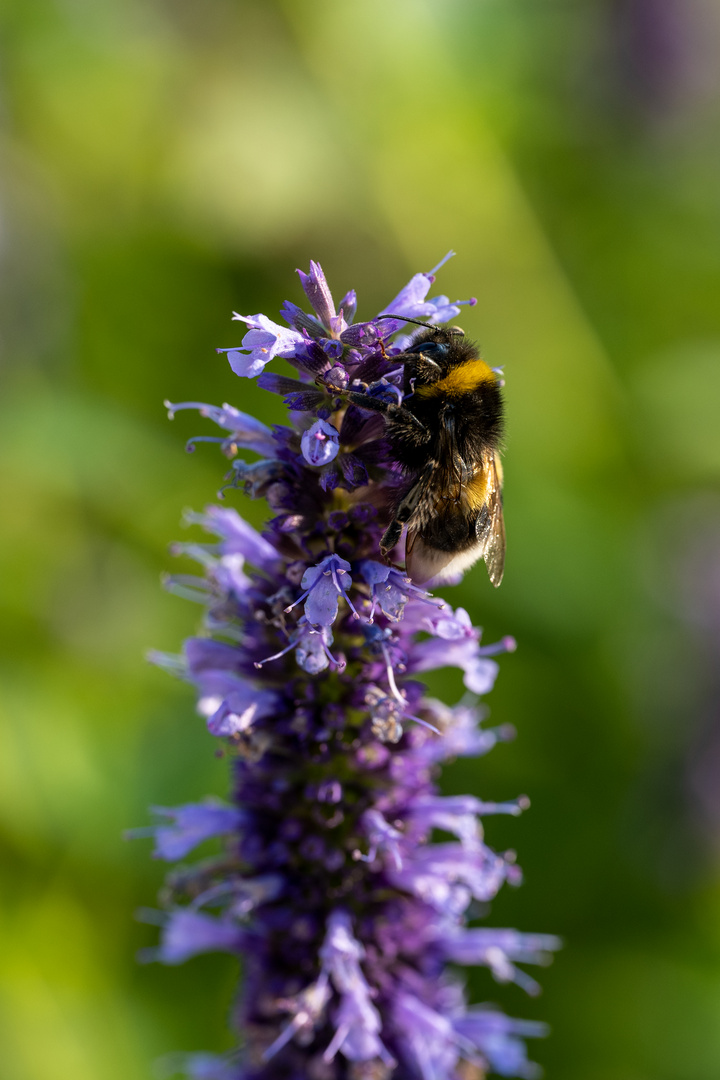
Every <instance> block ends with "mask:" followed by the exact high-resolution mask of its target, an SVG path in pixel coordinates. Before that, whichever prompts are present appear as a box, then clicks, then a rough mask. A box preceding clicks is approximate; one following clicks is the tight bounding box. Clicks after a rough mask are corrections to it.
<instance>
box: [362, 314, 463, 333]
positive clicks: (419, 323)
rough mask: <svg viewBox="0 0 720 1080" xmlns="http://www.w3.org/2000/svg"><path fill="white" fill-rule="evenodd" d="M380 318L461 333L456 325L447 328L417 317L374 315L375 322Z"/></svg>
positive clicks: (429, 328) (440, 330) (428, 328)
mask: <svg viewBox="0 0 720 1080" xmlns="http://www.w3.org/2000/svg"><path fill="white" fill-rule="evenodd" d="M381 319H402V321H403V322H411V323H415V326H424V327H425V328H426V329H427V330H437V331H438V332H439V333H441V332H443V331H444V332H445V333H446V334H462V330H461V329H460V328H459V327H457V326H449V327H448V328H447V330H446V329H445V327H443V326H437V325H436V324H435V323H430V322H420V320H419V319H408V318H406V317H405V315H376V316H375V320H374V321H375V322H380V320H381Z"/></svg>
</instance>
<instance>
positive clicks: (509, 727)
mask: <svg viewBox="0 0 720 1080" xmlns="http://www.w3.org/2000/svg"><path fill="white" fill-rule="evenodd" d="M516 735H517V730H516V728H515V726H514V724H501V725H500V727H499V728H498V729H497V737H498V739H500V741H501V742H512V740H513V739H514V738H515V736H516Z"/></svg>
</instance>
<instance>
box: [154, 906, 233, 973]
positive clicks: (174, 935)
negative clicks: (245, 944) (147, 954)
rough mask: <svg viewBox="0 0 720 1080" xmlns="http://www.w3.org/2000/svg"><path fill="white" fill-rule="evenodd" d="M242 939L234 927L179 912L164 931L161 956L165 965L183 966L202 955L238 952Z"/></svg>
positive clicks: (197, 915)
mask: <svg viewBox="0 0 720 1080" xmlns="http://www.w3.org/2000/svg"><path fill="white" fill-rule="evenodd" d="M241 944H242V935H241V931H240V929H239V927H238V926H237V924H235V923H232V922H228V921H226V920H224V919H213V918H211V917H210V916H209V915H204V914H202V913H201V912H198V911H189V910H178V911H173V912H171V914H170V918H169V919H168V922H167V924H166V925H165V927H164V930H163V935H162V941H161V944H160V956H159V959H160V960H162V962H163V963H164V964H182V963H184V962H185V961H186V960H189V959H190V957H191V956H197V955H198V954H199V953H205V952H237V951H238V950H239V948H240V946H241Z"/></svg>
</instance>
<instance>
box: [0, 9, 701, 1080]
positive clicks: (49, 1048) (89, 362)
mask: <svg viewBox="0 0 720 1080" xmlns="http://www.w3.org/2000/svg"><path fill="white" fill-rule="evenodd" d="M0 22H1V25H2V50H3V54H4V56H3V63H2V76H1V80H2V81H1V90H0V93H1V102H2V104H1V113H2V122H3V135H2V150H3V155H2V157H3V174H4V180H3V190H2V205H1V213H2V253H1V255H2V268H3V271H4V275H3V286H2V300H1V303H2V348H3V360H2V364H3V390H2V396H1V399H0V413H1V424H0V444H1V453H0V463H1V464H0V472H1V475H2V480H1V487H0V490H1V500H2V508H3V518H4V525H5V528H4V529H3V539H2V564H1V565H2V569H1V571H0V581H1V582H2V588H1V589H0V592H1V594H2V607H3V610H2V620H1V623H0V626H1V632H2V635H3V638H4V648H3V658H2V682H3V690H2V728H1V731H0V827H1V830H2V849H3V864H4V865H3V894H4V902H3V903H4V918H3V929H2V937H3V940H2V945H1V947H0V956H1V957H2V968H3V972H4V975H3V984H2V990H1V994H2V998H1V1007H2V1020H1V1021H0V1024H1V1027H0V1040H1V1043H2V1048H3V1049H2V1069H1V1071H2V1076H3V1077H4V1078H7V1080H56V1078H58V1077H62V1078H64V1077H72V1078H73V1080H127V1078H129V1077H132V1078H139V1080H143V1078H150V1077H151V1076H152V1075H153V1070H154V1067H155V1066H154V1065H153V1062H155V1061H156V1059H157V1058H158V1057H161V1056H162V1055H163V1054H166V1053H168V1052H170V1051H173V1050H194V1049H200V1048H207V1049H215V1050H218V1049H222V1048H225V1047H227V1046H228V1045H230V1042H229V1037H228V1035H227V1033H226V1031H225V1021H226V1015H227V1010H228V1007H229V1004H230V1000H231V993H232V987H233V985H234V981H235V978H236V972H235V970H234V965H233V964H232V962H231V961H230V960H228V959H227V958H223V957H207V958H202V959H197V960H194V961H192V962H191V963H190V964H188V965H186V966H185V967H184V968H180V969H164V968H160V967H159V966H153V965H151V966H142V967H139V966H137V965H136V963H135V959H134V956H135V952H136V950H137V949H139V948H142V947H145V946H147V945H149V944H151V943H152V941H153V939H154V934H155V931H154V930H153V929H152V928H150V927H147V926H143V925H140V924H138V923H136V922H134V921H133V912H134V911H135V909H136V908H138V907H139V906H141V905H151V904H152V903H153V901H154V897H155V894H156V891H157V889H158V887H159V885H160V881H161V877H162V866H161V865H160V864H158V863H154V862H153V861H152V860H151V859H150V858H149V857H148V856H149V853H148V845H147V842H142V841H136V842H134V843H132V844H127V843H125V842H124V841H123V840H122V831H123V829H124V828H126V827H128V826H133V825H140V824H144V823H146V822H147V820H148V816H147V809H146V808H147V806H148V805H149V804H151V803H155V804H166V805H167V804H169V805H172V804H174V803H176V802H181V801H188V800H190V799H194V798H198V797H201V796H203V795H204V794H205V793H207V792H215V793H217V794H219V795H223V794H224V793H225V791H226V763H225V762H223V761H222V760H218V759H216V758H215V757H214V751H215V745H214V743H213V740H211V739H210V738H209V737H208V736H207V735H206V734H205V733H204V731H203V724H202V722H201V721H200V720H198V718H197V717H196V716H195V715H194V711H193V705H192V700H191V694H190V692H189V690H188V689H187V688H185V687H183V686H181V685H179V684H176V683H173V681H172V680H170V679H168V678H167V677H166V676H164V675H163V674H162V673H160V672H158V671H156V670H154V669H150V668H148V667H147V665H146V664H145V663H144V660H143V654H144V651H145V650H146V649H147V648H148V647H150V646H154V647H157V648H161V649H168V650H171V651H173V650H175V649H176V648H177V646H178V644H179V642H180V640H181V639H182V637H183V636H185V635H187V634H188V633H190V632H191V631H192V630H193V628H194V627H195V625H196V622H197V619H198V612H197V610H196V609H194V608H193V607H192V605H189V604H187V603H186V602H184V601H181V600H178V599H175V598H173V597H170V596H168V595H166V594H164V593H163V592H162V590H161V589H160V587H159V584H158V582H159V575H160V573H161V571H163V570H164V569H167V568H169V567H170V566H171V559H170V556H169V555H168V553H167V544H168V542H169V541H171V540H172V539H174V538H177V537H178V536H180V535H182V534H181V533H180V532H179V528H180V526H179V519H180V514H181V511H182V509H183V507H185V506H191V507H194V508H196V509H197V508H200V507H202V506H203V505H204V504H205V503H206V502H207V501H208V500H210V499H212V498H213V496H214V492H215V491H216V489H217V487H218V486H219V483H220V479H221V477H222V475H223V472H224V462H223V460H222V458H221V457H220V456H219V455H218V454H217V453H216V452H215V450H214V449H213V448H211V447H201V448H200V449H199V450H198V452H197V453H196V454H195V455H194V456H186V455H185V453H184V451H183V445H184V440H185V438H186V437H188V436H189V435H191V434H195V433H199V432H204V433H210V425H209V424H208V423H207V422H205V421H201V420H199V419H198V418H197V417H195V416H191V415H188V414H184V413H183V414H180V415H179V416H178V418H177V420H176V421H175V423H174V424H172V425H171V424H169V423H168V422H167V419H166V417H165V413H164V410H163V409H162V405H161V402H162V400H163V398H166V397H167V398H170V399H172V400H174V401H179V400H184V399H188V398H189V399H199V400H204V401H209V402H214V403H220V402H223V401H226V400H227V401H230V402H233V403H235V404H236V405H238V406H240V407H241V408H243V409H246V410H249V411H257V413H258V414H259V415H261V416H262V417H263V418H265V419H268V420H270V419H275V420H279V419H281V412H280V410H281V405H280V404H279V400H278V399H277V398H274V397H271V396H270V395H267V394H263V392H262V391H260V390H258V389H257V387H255V386H254V385H250V384H248V383H246V382H243V383H239V382H238V380H237V379H236V378H235V377H234V376H233V375H232V373H231V372H230V370H229V367H228V365H227V364H226V362H225V360H224V358H223V357H219V356H217V355H216V354H215V352H214V347H215V346H232V345H236V344H238V343H239V341H240V337H241V333H242V331H241V329H239V328H238V326H237V324H231V323H230V322H229V317H230V312H231V311H232V309H235V310H239V311H241V312H243V313H253V312H257V311H264V312H266V313H267V314H269V315H270V316H271V317H273V316H275V313H276V312H277V310H278V308H279V306H280V304H281V302H282V300H283V299H285V298H289V299H292V300H295V301H296V302H301V299H302V298H301V293H300V289H299V285H298V283H297V279H296V277H295V275H294V268H295V267H296V266H300V267H304V268H307V263H308V260H309V259H310V258H314V259H317V260H319V261H320V262H321V263H322V265H323V266H324V268H325V270H326V272H327V274H328V276H329V279H330V281H331V284H332V286H333V289H334V292H335V296H336V298H339V297H340V296H341V295H342V294H343V293H344V292H345V291H346V290H347V289H348V288H350V287H353V286H354V287H356V288H357V290H358V294H359V299H360V317H368V316H370V315H371V314H373V313H374V312H375V311H377V310H378V309H379V308H380V307H381V306H383V305H384V304H385V303H386V302H387V301H388V300H389V299H390V298H391V297H392V296H393V295H395V293H396V292H397V291H398V289H399V288H400V286H401V285H403V284H404V283H405V281H406V280H407V279H408V278H409V276H410V275H411V274H412V273H414V272H415V271H417V270H427V269H428V268H429V267H431V266H432V265H434V264H435V263H436V262H437V261H438V260H439V259H440V258H441V256H442V255H443V254H444V253H445V252H446V251H447V250H448V249H449V248H451V247H452V248H454V249H455V250H456V251H457V252H458V256H457V258H455V259H453V260H452V262H451V263H450V264H449V265H448V266H447V267H445V268H444V269H443V271H442V276H441V277H440V279H439V282H438V285H439V286H440V291H442V292H447V293H449V294H450V295H451V296H460V297H465V296H468V295H471V294H472V295H476V296H477V297H478V299H479V303H478V305H477V307H476V308H474V309H472V310H471V311H467V312H466V313H464V314H463V325H464V327H465V329H466V331H467V332H468V333H470V334H471V335H473V336H474V337H476V338H477V339H478V340H479V341H480V343H481V345H482V348H483V350H484V354H485V356H486V357H487V358H488V359H489V360H490V361H491V363H492V364H495V365H498V364H502V365H504V366H505V371H506V378H507V401H508V412H509V435H508V440H507V454H506V461H505V465H506V516H507V525H508V535H509V550H508V563H507V572H506V577H505V581H504V583H503V586H502V588H501V589H500V590H498V591H497V592H496V591H495V590H493V589H492V588H491V587H490V585H489V583H488V580H487V575H486V574H485V572H484V569H483V568H482V567H480V568H476V569H475V570H473V571H472V572H471V573H470V574H469V575H468V577H467V578H466V580H465V582H464V583H463V584H462V585H461V586H459V587H456V588H455V589H453V590H448V592H447V595H448V597H449V598H451V599H452V600H453V602H454V603H456V604H463V605H465V606H467V607H468V608H469V610H470V612H471V614H472V615H473V618H474V620H475V621H476V622H479V623H481V624H483V625H484V626H485V629H486V634H487V637H488V639H492V638H494V637H496V636H498V635H500V634H503V633H512V634H514V635H515V636H516V637H517V639H518V642H519V650H518V652H517V653H516V654H515V655H513V656H511V657H508V658H506V659H505V660H504V661H503V663H502V674H501V677H500V680H499V682H498V686H497V688H496V691H495V692H494V693H493V695H492V698H491V701H490V703H491V706H492V713H493V719H494V720H495V721H497V722H512V723H514V724H515V725H516V727H517V729H518V733H519V736H518V739H517V741H516V742H515V743H513V744H511V745H510V746H504V747H500V748H498V749H496V750H495V751H494V752H493V754H492V755H490V757H489V758H486V759H483V760H482V761H481V762H479V763H463V764H462V766H461V765H457V766H454V767H453V768H451V769H449V770H448V773H447V789H448V790H468V791H474V792H477V793H481V794H482V795H483V796H485V797H490V798H492V797H498V798H505V797H511V796H513V795H516V794H518V793H520V792H523V791H527V792H528V793H529V794H530V795H531V797H532V801H533V807H532V810H531V811H530V812H529V813H528V814H526V815H524V816H523V817H522V818H521V819H520V820H519V821H517V820H512V821H497V822H494V821H490V822H489V824H488V835H489V838H490V840H491V842H493V843H495V844H498V845H500V846H507V845H512V846H514V847H516V848H517V850H518V853H519V859H520V862H521V865H522V866H523V867H524V869H525V871H526V882H525V885H524V887H523V888H522V889H520V890H515V891H510V890H509V891H507V892H506V893H505V894H504V895H502V896H501V897H500V898H499V899H498V901H497V902H496V903H495V905H494V908H493V911H492V916H491V917H492V921H493V922H495V923H496V924H497V925H503V924H504V925H514V926H518V927H520V928H522V929H525V930H538V931H546V932H555V933H559V934H561V935H562V936H563V937H564V939H565V941H566V949H565V950H564V952H563V953H561V954H560V955H559V957H558V959H557V961H556V963H555V965H554V966H553V967H552V968H550V969H549V970H548V971H546V972H544V973H542V981H543V983H544V987H545V992H544V995H543V997H542V998H541V999H540V1000H539V1001H537V1002H535V1001H533V1002H530V1001H528V1000H527V999H526V998H525V997H524V996H523V994H522V993H521V992H520V991H519V990H517V988H514V987H496V986H495V985H494V984H492V983H491V981H490V980H489V978H487V977H486V976H485V975H484V974H482V973H480V974H478V975H477V977H476V978H475V979H474V985H473V992H474V994H475V995H476V999H479V1000H483V999H492V1000H496V1001H499V1002H501V1003H502V1005H503V1006H504V1007H505V1008H506V1009H507V1010H508V1011H509V1012H510V1013H511V1014H513V1015H516V1016H538V1017H542V1018H543V1019H546V1020H548V1021H549V1022H550V1023H551V1024H552V1027H553V1034H552V1037H551V1038H550V1039H548V1040H547V1041H546V1042H544V1043H542V1044H539V1045H535V1046H533V1056H535V1057H536V1058H537V1059H538V1060H540V1061H541V1062H542V1063H543V1064H544V1066H545V1069H546V1072H547V1076H548V1077H549V1078H550V1080H716V1078H717V1077H718V1075H720V880H719V875H718V852H719V851H720V784H719V782H718V776H719V775H720V675H719V674H718V652H719V651H720V488H719V485H718V480H719V478H720V363H719V361H720V302H719V296H720V245H719V244H718V240H719V239H720V231H719V229H718V226H719V224H720V222H719V220H718V219H719V217H720V208H719V206H720V204H719V200H718V191H719V190H720V155H718V153H717V139H718V132H719V130H720V128H719V125H718V120H719V116H720V104H719V102H720V68H718V64H717V55H718V45H719V44H720V10H719V9H718V6H717V4H714V3H713V0H579V2H575V3H569V2H562V0H546V2H544V3H543V2H540V3H538V2H537V0H480V2H473V0H385V2H382V3H380V2H378V0H364V2H362V3H353V2H350V0H314V2H312V0H255V2H245V0H205V2H204V3H200V2H198V0H101V2H99V3H98V0H14V2H13V0H5V3H4V5H3V7H2V11H1V13H0ZM232 501H233V503H234V504H235V505H238V506H239V507H240V508H241V509H242V512H243V513H245V514H247V516H248V517H249V518H250V519H251V520H253V521H254V522H255V523H256V524H259V523H260V522H261V520H262V518H261V514H262V508H261V507H259V506H258V505H255V504H249V503H245V504H243V503H242V502H241V500H240V497H239V496H237V497H235V498H234V499H233V500H232ZM433 688H434V689H441V690H442V692H443V693H444V694H445V695H446V696H447V698H448V699H450V700H452V699H453V698H454V697H455V696H457V695H458V693H459V688H458V685H457V684H456V683H455V682H454V681H452V680H448V682H447V684H446V685H444V686H439V684H438V681H437V680H436V681H435V683H434V684H433Z"/></svg>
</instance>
